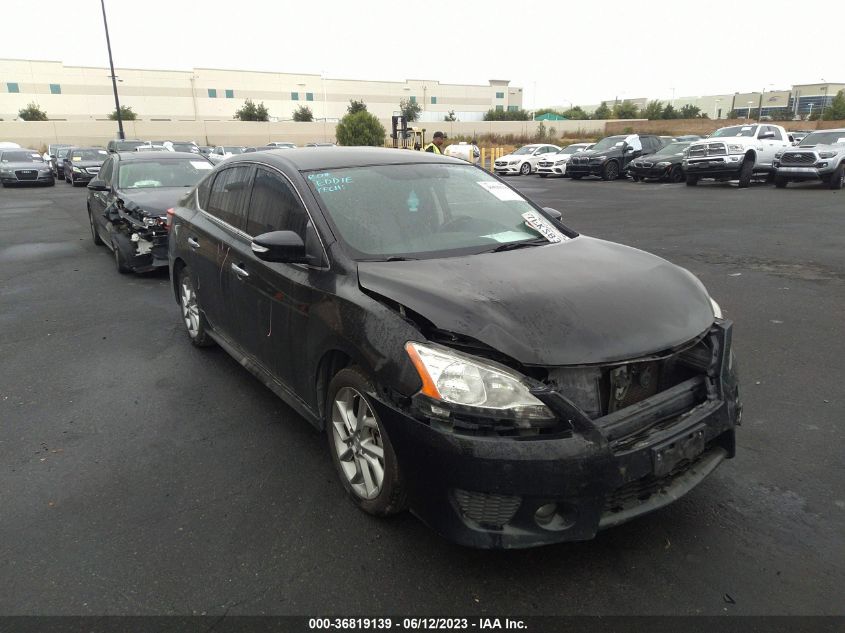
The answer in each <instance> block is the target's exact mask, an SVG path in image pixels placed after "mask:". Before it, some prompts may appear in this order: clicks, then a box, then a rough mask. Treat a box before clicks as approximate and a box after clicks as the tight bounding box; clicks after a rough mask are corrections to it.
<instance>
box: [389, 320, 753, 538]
mask: <svg viewBox="0 0 845 633" xmlns="http://www.w3.org/2000/svg"><path fill="white" fill-rule="evenodd" d="M714 328H720V329H721V335H722V337H723V338H722V340H723V341H724V347H723V348H722V359H721V361H720V362H721V366H720V369H719V372H718V375H716V376H710V377H708V378H707V379H706V380H707V381H708V382H709V386H708V396H707V399H706V400H705V401H704V402H701V403H700V404H697V405H696V406H694V407H692V408H691V409H689V410H686V411H684V412H683V413H681V414H679V415H676V416H674V417H672V418H671V419H670V420H669V421H668V422H665V421H664V423H663V424H661V425H660V426H659V428H658V427H654V428H653V429H651V430H648V429H647V430H645V431H643V432H639V433H638V434H637V433H635V434H634V437H633V440H632V439H631V436H630V435H629V436H626V437H627V438H628V439H624V438H623V440H622V441H621V442H620V441H618V439H614V433H615V432H617V434H618V430H619V428H621V427H620V425H621V426H625V425H626V424H630V419H626V417H625V416H620V415H615V416H613V422H612V424H613V427H612V428H611V426H610V425H609V424H610V423H608V424H607V425H606V424H605V423H603V421H602V420H603V419H602V418H599V419H597V420H593V421H590V420H588V419H586V417H584V420H582V421H580V422H578V421H576V422H575V423H574V424H573V429H572V431H571V432H568V433H564V434H561V435H558V436H554V437H548V438H543V437H535V438H523V439H512V438H499V437H492V438H491V437H474V436H466V435H458V434H454V433H450V432H445V431H440V430H436V429H434V428H432V427H431V426H429V425H428V424H425V423H423V422H421V421H419V420H417V419H415V418H413V417H411V415H409V414H408V413H406V412H404V411H402V410H400V408H399V407H398V406H396V405H393V404H391V403H387V402H384V401H379V402H376V403H375V408H376V411H377V413H378V415H379V416H380V419H381V420H382V421H383V423H384V425H385V427H386V430H387V433H388V435H389V436H390V439H391V443H392V445H393V448H394V450H395V451H396V454H397V457H398V461H399V464H400V468H401V472H402V478H403V482H404V484H405V487H406V490H407V493H408V499H409V502H410V506H411V510H412V511H413V512H414V513H415V514H416V515H417V516H418V517H419V518H420V519H421V520H422V521H424V522H425V523H426V524H428V525H429V526H430V527H431V528H433V529H434V530H435V531H437V532H438V533H440V534H441V535H443V536H445V537H446V538H448V539H450V540H453V541H455V542H458V543H460V544H462V545H467V546H471V547H480V548H521V547H531V546H535V545H542V544H550V543H556V542H563V541H576V540H587V539H590V538H593V537H594V536H595V535H596V533H597V532H598V531H599V530H600V529H603V528H607V527H611V526H614V525H618V524H620V523H623V522H625V521H628V520H630V519H633V518H635V517H637V516H640V515H643V514H647V513H649V512H652V511H654V510H656V509H658V508H660V507H663V506H665V505H667V504H669V503H671V502H672V501H674V500H675V499H677V498H679V497H681V496H683V495H684V494H686V493H687V492H689V491H690V490H692V488H694V487H695V486H696V485H698V484H699V483H700V482H701V481H702V480H703V479H704V478H705V477H706V476H707V475H709V474H710V473H711V472H712V471H713V470H714V469H715V468H716V467H717V466H718V464H719V463H721V462H722V461H723V460H724V459H726V458H730V457H733V455H734V452H735V434H734V433H735V427H736V425H737V424H738V422H739V418H740V412H741V405H740V404H739V392H738V387H737V382H736V373H735V368H734V367H733V366H732V362H730V361H729V360H728V358H729V357H730V330H731V324H730V323H729V322H724V321H723V322H720V324H719V325H715V326H714ZM701 380H702V381H704V380H705V379H704V378H702V379H701ZM676 391H678V394H680V392H681V391H683V389H680V388H679V389H678V390H676ZM658 395H661V394H658ZM670 395H671V398H670ZM670 395H664V396H663V398H662V400H663V401H662V402H652V403H649V401H651V400H654V399H653V398H649V399H647V400H644V401H642V402H641V403H638V404H637V405H634V406H632V407H630V408H631V409H634V411H633V412H632V415H639V416H640V417H642V416H643V415H647V412H648V411H649V407H650V406H651V410H654V411H656V410H657V409H660V407H661V406H664V407H665V406H670V405H671V404H672V402H674V403H675V404H677V403H678V402H680V401H679V400H678V398H680V397H681V395H674V394H670ZM542 399H543V400H544V401H545V402H546V404H547V405H548V406H549V407H550V408H552V409H553V410H554V411H555V412H556V413H557V414H558V415H559V416H569V415H571V413H572V406H573V405H572V404H571V403H569V401H568V400H566V399H565V398H564V397H563V396H562V395H561V394H559V393H557V392H553V391H550V392H548V393H546V394H545V395H544V396H543V398H542ZM657 400H660V398H658V399H657ZM665 410H666V409H664V411H665ZM644 412H646V413H644ZM605 418H610V416H605ZM678 450H682V451H683V450H689V459H686V457H681V458H680V461H679V462H678V463H679V464H680V465H681V466H683V467H681V466H675V467H674V470H670V471H667V472H662V471H661V465H660V463H659V460H660V457H662V456H668V458H669V459H678V456H677V455H675V456H674V457H673V453H672V451H678ZM666 451H669V452H668V453H667V452H666ZM643 490H647V491H648V493H647V494H646V493H645V492H642V491H643ZM641 497H645V498H641ZM467 499H470V502H467ZM468 503H469V505H468ZM472 503H476V506H472V505H471V504H472ZM477 504H494V505H495V508H496V510H497V511H500V512H501V510H502V508H506V510H505V512H504V515H505V517H509V518H506V520H505V521H503V524H502V525H500V526H491V525H487V524H484V523H482V522H479V521H478V520H476V519H474V518H473V516H472V515H473V508H476V507H477ZM552 504H553V508H554V511H555V513H554V517H553V520H549V521H538V515H542V513H543V508H544V507H545V508H549V507H552ZM467 508H469V511H468V510H467ZM538 511H539V513H538Z"/></svg>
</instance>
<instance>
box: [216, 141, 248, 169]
mask: <svg viewBox="0 0 845 633" xmlns="http://www.w3.org/2000/svg"><path fill="white" fill-rule="evenodd" d="M245 149H246V147H242V146H240V145H218V146H217V147H215V148H214V149H213V150H211V153H210V154H209V155H208V160H210V161H211V162H212V163H214V164H215V165H216V164H218V163H221V162H223V159H225V158H229V156H234V155H236V154H243V153H244V150H245Z"/></svg>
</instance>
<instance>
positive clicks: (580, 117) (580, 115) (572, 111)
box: [561, 106, 590, 121]
mask: <svg viewBox="0 0 845 633" xmlns="http://www.w3.org/2000/svg"><path fill="white" fill-rule="evenodd" d="M561 114H562V115H563V116H564V117H566V118H567V119H571V120H573V121H584V120H586V119H589V118H590V115H589V114H587V113H586V112H584V110H583V109H582V108H581V106H575V107H573V108H569V110H564V111H563V112H562V113H561Z"/></svg>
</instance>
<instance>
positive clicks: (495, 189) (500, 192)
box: [478, 180, 523, 201]
mask: <svg viewBox="0 0 845 633" xmlns="http://www.w3.org/2000/svg"><path fill="white" fill-rule="evenodd" d="M478 184H479V185H480V186H481V187H483V188H484V189H486V190H487V191H489V192H490V193H492V194H493V195H494V196H496V197H497V198H498V199H499V200H504V201H508V200H522V199H523V198H522V196H520V195H519V194H518V193H517V192H516V191H514V190H513V189H511V188H510V187H508V186H507V185H506V184H505V183H502V182H495V181H490V180H481V181H479V183H478Z"/></svg>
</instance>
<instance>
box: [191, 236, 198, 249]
mask: <svg viewBox="0 0 845 633" xmlns="http://www.w3.org/2000/svg"><path fill="white" fill-rule="evenodd" d="M188 246H190V247H191V248H199V247H200V243H199V242H197V241H196V240H195V239H194V238H192V237H189V238H188Z"/></svg>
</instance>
